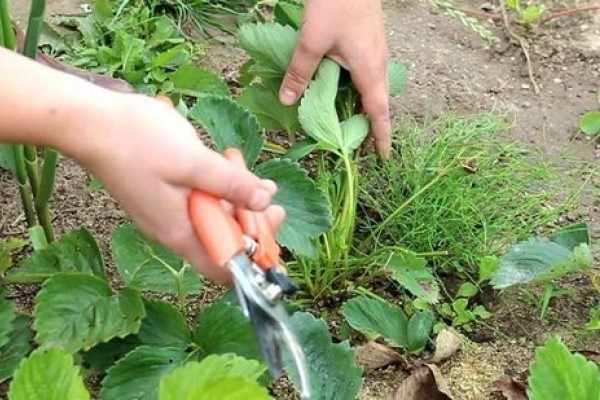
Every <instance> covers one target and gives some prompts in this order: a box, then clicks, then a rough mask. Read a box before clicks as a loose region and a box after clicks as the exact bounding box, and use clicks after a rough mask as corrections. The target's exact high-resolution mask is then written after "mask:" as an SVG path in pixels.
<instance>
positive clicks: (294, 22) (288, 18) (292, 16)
mask: <svg viewBox="0 0 600 400" xmlns="http://www.w3.org/2000/svg"><path fill="white" fill-rule="evenodd" d="M274 14H275V21H276V22H278V23H280V24H282V25H289V26H291V27H292V28H294V29H299V28H300V24H301V23H302V16H303V14H304V7H303V6H302V5H300V4H296V3H293V2H291V1H278V2H277V4H276V5H275V10H274Z"/></svg>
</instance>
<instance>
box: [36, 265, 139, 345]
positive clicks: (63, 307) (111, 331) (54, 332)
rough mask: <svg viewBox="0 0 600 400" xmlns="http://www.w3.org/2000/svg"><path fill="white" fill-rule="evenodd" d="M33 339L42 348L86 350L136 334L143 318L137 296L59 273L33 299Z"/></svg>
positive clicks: (87, 278) (84, 277) (102, 282)
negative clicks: (113, 339) (116, 292)
mask: <svg viewBox="0 0 600 400" xmlns="http://www.w3.org/2000/svg"><path fill="white" fill-rule="evenodd" d="M36 301H37V306H36V307H35V310H34V317H35V322H34V327H35V330H36V331H37V335H36V340H37V342H38V343H40V345H41V346H42V347H44V348H51V347H61V348H63V349H65V350H66V351H69V352H76V351H79V350H88V349H89V348H91V347H93V346H95V345H96V344H98V343H101V342H106V341H108V340H110V339H112V338H114V337H124V336H126V335H128V334H131V333H136V332H137V331H138V330H139V328H140V325H141V322H142V319H143V317H144V304H143V303H142V298H141V296H140V293H139V292H138V291H137V290H135V289H131V288H125V289H123V291H122V292H121V293H120V294H114V293H113V292H112V290H111V288H110V286H109V284H108V282H106V281H105V280H103V279H100V278H98V277H96V276H92V275H87V274H83V273H61V274H57V275H55V276H53V277H52V278H50V279H48V280H47V281H46V282H45V283H44V286H43V288H42V290H41V291H40V292H39V293H38V295H37V296H36Z"/></svg>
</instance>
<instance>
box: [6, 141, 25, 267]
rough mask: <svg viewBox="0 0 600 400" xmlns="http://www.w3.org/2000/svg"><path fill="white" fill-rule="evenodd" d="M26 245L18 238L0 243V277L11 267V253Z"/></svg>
mask: <svg viewBox="0 0 600 400" xmlns="http://www.w3.org/2000/svg"><path fill="white" fill-rule="evenodd" d="M1 146H2V145H0V153H1V152H2V148H1ZM0 157H1V155H0ZM26 245H27V242H26V241H25V240H23V239H19V238H9V239H6V240H4V241H2V242H0V275H2V274H3V273H4V272H5V271H6V270H7V269H8V268H10V266H11V265H12V257H11V253H12V252H13V251H14V250H18V249H21V248H23V247H25V246H26Z"/></svg>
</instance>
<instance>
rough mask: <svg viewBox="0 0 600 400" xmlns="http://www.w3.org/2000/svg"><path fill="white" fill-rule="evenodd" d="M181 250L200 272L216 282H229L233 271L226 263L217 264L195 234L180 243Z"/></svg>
mask: <svg viewBox="0 0 600 400" xmlns="http://www.w3.org/2000/svg"><path fill="white" fill-rule="evenodd" d="M179 252H180V253H181V255H182V256H183V257H185V259H186V260H188V262H190V263H191V264H192V265H193V266H194V267H195V268H196V270H197V271H198V272H200V273H201V274H202V275H203V276H205V277H206V278H208V279H210V280H212V281H214V282H216V283H229V282H231V280H232V276H231V273H230V272H229V270H228V269H227V268H226V267H225V266H224V265H215V264H214V263H213V262H212V261H211V260H210V258H209V257H208V256H207V254H206V250H205V249H204V246H203V245H202V243H201V242H200V241H199V240H198V239H197V238H196V237H195V236H194V237H191V238H190V239H189V240H185V241H183V242H182V243H181V244H180V248H179Z"/></svg>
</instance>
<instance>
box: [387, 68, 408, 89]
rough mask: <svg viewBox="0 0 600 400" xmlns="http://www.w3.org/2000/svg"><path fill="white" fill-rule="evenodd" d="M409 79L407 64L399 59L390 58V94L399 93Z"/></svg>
mask: <svg viewBox="0 0 600 400" xmlns="http://www.w3.org/2000/svg"><path fill="white" fill-rule="evenodd" d="M407 79H408V71H407V70H406V66H405V65H404V64H402V63H400V62H398V61H397V60H390V61H389V62H388V86H389V92H390V96H397V95H399V94H400V93H401V92H402V91H403V90H404V87H405V86H406V81H407Z"/></svg>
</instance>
